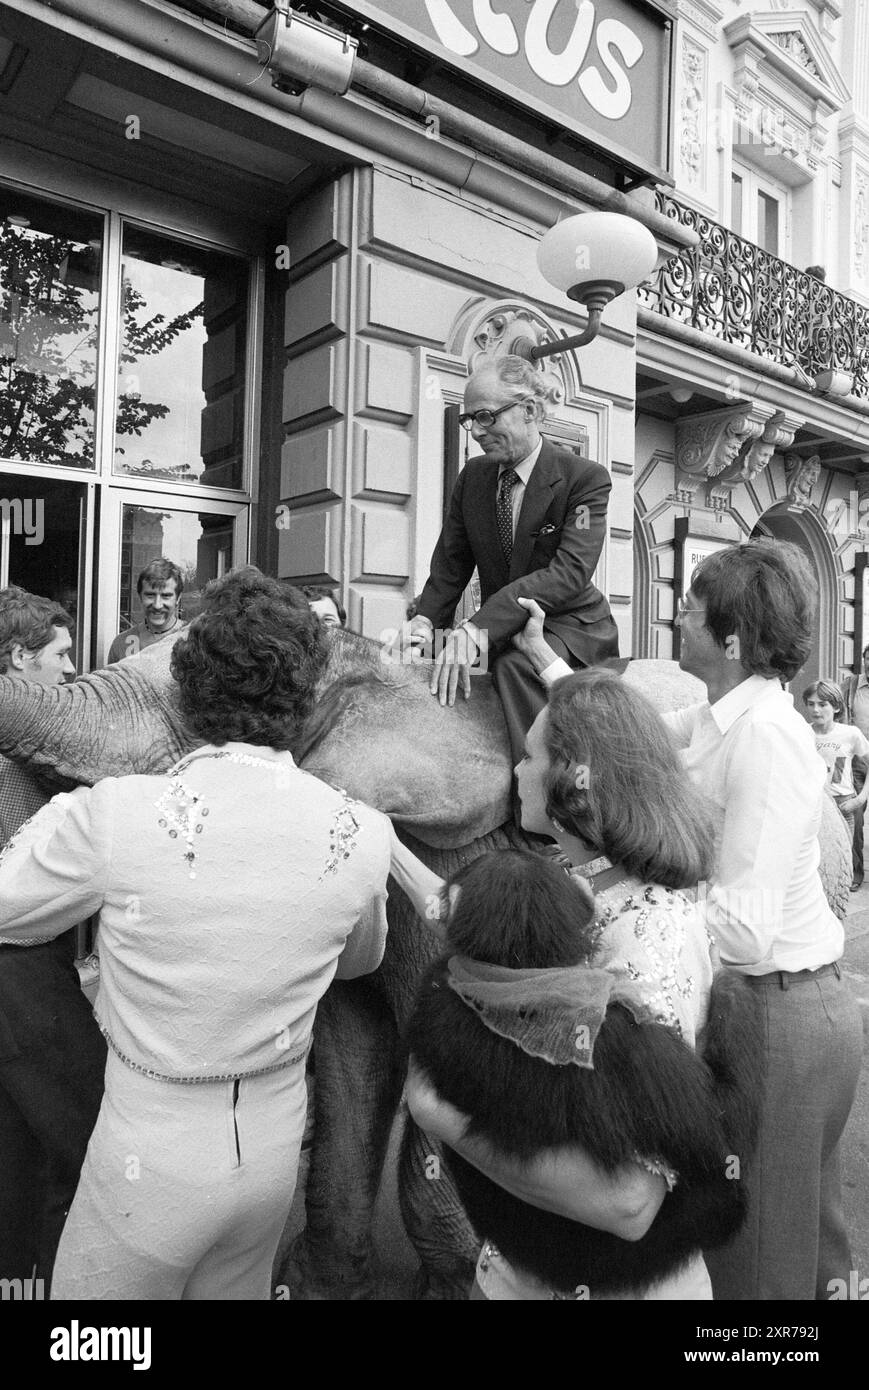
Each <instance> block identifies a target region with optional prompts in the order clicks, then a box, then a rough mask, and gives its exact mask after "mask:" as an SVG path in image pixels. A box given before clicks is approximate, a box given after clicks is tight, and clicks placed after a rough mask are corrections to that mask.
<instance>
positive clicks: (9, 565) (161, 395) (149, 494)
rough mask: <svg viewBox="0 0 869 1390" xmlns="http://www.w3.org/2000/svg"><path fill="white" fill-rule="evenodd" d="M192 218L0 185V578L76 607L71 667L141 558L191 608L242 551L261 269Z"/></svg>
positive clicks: (115, 622)
mask: <svg viewBox="0 0 869 1390" xmlns="http://www.w3.org/2000/svg"><path fill="white" fill-rule="evenodd" d="M200 214H201V210H200ZM173 216H175V217H176V219H177V208H176V209H175V212H174V214H173ZM155 221H156V217H155ZM199 223H201V215H199V218H198V221H197V213H195V212H191V215H190V226H191V235H190V237H189V238H185V237H184V236H183V235H181V234H180V233H179V232H178V231H177V230H175V231H173V232H171V233H168V232H166V230H165V229H163V228H160V227H159V226H156V225H154V226H146V225H144V221H135V222H134V221H133V220H132V219H127V218H125V217H124V216H123V215H122V214H121V213H120V212H119V211H118V210H114V209H102V210H96V209H94V208H81V207H79V206H77V205H76V203H75V202H74V192H73V190H70V196H69V197H68V199H67V200H66V201H64V200H63V198H62V197H61V196H57V197H53V196H52V197H43V196H42V195H41V194H38V193H36V192H34V191H30V190H26V191H25V190H22V189H19V188H13V187H10V186H0V583H3V582H12V583H19V584H22V585H23V586H24V587H26V588H28V589H30V590H32V591H33V592H35V593H41V594H44V595H46V596H48V597H51V598H56V599H59V600H60V601H61V602H63V603H64V605H65V606H66V607H67V608H68V609H70V610H73V609H75V610H76V616H77V618H78V624H79V630H80V649H79V664H80V667H81V668H82V669H84V668H86V667H87V666H88V665H89V664H91V663H93V662H96V663H99V662H101V661H102V660H103V659H104V655H105V651H106V648H107V646H108V644H109V642H110V641H111V639H112V638H113V637H114V636H115V635H116V634H117V633H118V632H119V631H124V630H125V629H126V628H127V627H129V626H131V625H135V624H136V623H138V622H139V621H140V619H141V616H142V615H141V612H140V609H139V606H138V602H137V597H136V579H137V577H138V574H139V571H140V570H141V569H142V568H144V566H145V565H146V564H147V563H148V561H149V560H150V559H155V558H157V557H158V556H165V557H167V558H169V559H172V560H174V561H175V562H176V563H177V564H178V565H179V566H180V567H181V569H182V571H183V574H184V581H185V584H184V605H183V609H182V613H183V616H184V617H185V618H189V617H192V616H194V615H195V613H196V611H197V609H198V602H199V594H200V593H201V590H202V588H203V586H204V585H205V583H206V582H207V581H208V580H209V579H212V578H214V577H216V576H219V575H220V574H222V573H223V572H224V571H225V570H226V569H228V568H230V567H231V566H232V565H234V564H239V563H243V562H244V561H245V560H246V559H247V555H248V544H249V536H248V529H249V510H250V497H251V474H252V468H253V455H254V453H255V449H256V439H257V433H256V399H257V394H258V392H257V383H256V382H255V381H254V380H253V379H252V378H253V373H254V370H255V364H256V362H257V361H258V354H257V352H256V348H255V343H256V334H257V331H258V328H257V325H258V324H259V323H260V318H261V307H260V306H261V303H262V285H261V272H260V271H259V270H258V269H257V262H256V261H253V262H252V261H251V259H250V256H249V255H246V254H242V253H241V252H237V251H236V250H233V249H232V248H230V249H227V248H225V247H222V246H214V245H211V244H206V243H205V241H204V238H203V237H199V236H197V235H196V232H195V230H194V229H195V228H196V227H197V226H198V225H199ZM223 235H224V233H223V232H221V236H223ZM245 236H247V233H245ZM259 331H261V330H259Z"/></svg>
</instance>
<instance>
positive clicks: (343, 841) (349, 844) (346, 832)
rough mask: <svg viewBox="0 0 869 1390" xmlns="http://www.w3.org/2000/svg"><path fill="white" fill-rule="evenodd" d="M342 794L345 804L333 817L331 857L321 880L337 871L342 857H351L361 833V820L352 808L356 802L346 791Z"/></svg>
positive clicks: (330, 843) (330, 839)
mask: <svg viewBox="0 0 869 1390" xmlns="http://www.w3.org/2000/svg"><path fill="white" fill-rule="evenodd" d="M341 794H342V796H343V797H344V805H343V806H341V807H340V808H339V809H338V810H337V811H336V812H335V814H334V816H333V817H332V824H331V826H330V827H329V858H328V859H327V860H326V864H325V867H324V869H323V872H322V873H321V875H320V879H321V880H322V879H324V878H325V877H326V875H327V874H334V873H337V872H338V865H339V864H340V863H341V861H342V859H349V858H350V851H351V850H352V849H353V846H354V845H355V843H356V837H357V835H358V834H359V822H358V820H357V819H356V817H355V816H354V814H353V811H352V809H351V808H352V807H353V806H355V804H356V803H355V802H354V801H351V800H350V797H349V796H348V795H347V793H346V792H342V793H341Z"/></svg>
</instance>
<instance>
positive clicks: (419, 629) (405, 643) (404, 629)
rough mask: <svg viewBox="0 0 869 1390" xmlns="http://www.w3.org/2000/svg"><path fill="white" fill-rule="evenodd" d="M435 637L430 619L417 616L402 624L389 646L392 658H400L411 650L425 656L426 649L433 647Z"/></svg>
mask: <svg viewBox="0 0 869 1390" xmlns="http://www.w3.org/2000/svg"><path fill="white" fill-rule="evenodd" d="M433 635H434V628H433V627H432V625H431V623H430V622H429V620H428V618H423V617H421V616H420V615H419V614H417V616H416V617H415V618H411V619H410V620H409V621H408V622H406V623H402V625H401V627H400V628H399V629H398V632H397V633H396V634H395V637H394V638H393V639H392V642H391V643H390V645H389V648H388V652H389V654H390V655H391V656H395V657H398V658H400V657H401V655H402V653H403V652H405V651H407V650H408V648H410V649H412V650H415V651H418V652H419V653H420V655H421V656H423V655H425V649H426V647H428V646H430V645H431V640H432V636H433Z"/></svg>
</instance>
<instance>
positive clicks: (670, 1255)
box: [408, 960, 764, 1297]
mask: <svg viewBox="0 0 869 1390" xmlns="http://www.w3.org/2000/svg"><path fill="white" fill-rule="evenodd" d="M762 1043H763V1039H762V1021H761V1015H760V1009H759V1001H758V999H757V997H756V995H755V994H754V993H753V992H752V989H751V986H750V985H749V984H747V983H746V981H745V980H744V979H743V978H742V977H740V976H738V975H736V974H733V973H731V972H727V971H722V972H721V973H720V974H719V975H718V976H717V977H716V979H715V982H714V984H713V989H712V995H711V1000H710V1009H709V1017H708V1020H707V1025H706V1029H705V1031H704V1034H703V1035H702V1036H701V1038H700V1039H699V1040H698V1051H697V1052H696V1053H695V1052H694V1051H693V1050H692V1049H691V1048H690V1047H689V1046H688V1045H687V1044H685V1043H684V1042H683V1041H682V1040H681V1038H680V1037H679V1036H678V1035H677V1034H676V1032H675V1031H673V1030H672V1029H670V1028H668V1027H665V1026H664V1025H663V1024H660V1023H637V1022H635V1021H634V1019H633V1018H632V1017H631V1015H630V1014H629V1013H628V1012H627V1010H625V1009H624V1008H622V1007H621V1006H620V1005H618V1004H615V1005H612V1006H611V1007H610V1009H609V1010H608V1011H607V1015H606V1019H605V1020H604V1023H603V1025H602V1027H601V1030H600V1034H599V1036H598V1039H597V1042H596V1045H595V1055H594V1070H592V1071H588V1070H584V1069H583V1068H580V1067H576V1066H552V1065H550V1064H549V1063H548V1062H545V1061H542V1060H540V1059H538V1058H535V1057H530V1056H528V1055H527V1054H526V1053H525V1052H523V1051H522V1050H521V1049H520V1048H519V1047H517V1046H515V1045H514V1044H513V1043H511V1042H509V1041H507V1040H506V1039H504V1038H501V1037H499V1036H497V1035H496V1034H494V1033H492V1032H490V1031H489V1029H488V1028H486V1027H485V1025H484V1024H483V1023H481V1022H480V1020H479V1019H478V1018H477V1017H476V1015H475V1014H474V1013H473V1011H472V1010H471V1009H469V1008H468V1007H467V1006H466V1005H465V1004H463V1003H462V1002H461V1000H460V999H459V998H458V997H457V996H456V994H455V993H454V992H453V990H451V989H450V988H449V986H448V985H447V983H446V962H445V960H441V961H439V962H438V963H437V964H436V965H434V966H433V967H432V968H431V969H430V970H429V971H428V973H427V975H426V976H425V977H424V981H423V985H422V988H421V991H420V994H419V997H418V1000H417V1005H416V1009H415V1012H414V1015H413V1018H412V1020H411V1023H410V1026H409V1030H408V1044H409V1048H410V1051H411V1052H412V1053H413V1054H414V1056H415V1058H416V1060H417V1062H418V1063H419V1065H420V1066H421V1068H422V1070H423V1071H424V1072H425V1073H426V1074H427V1076H428V1077H429V1079H430V1080H431V1082H432V1084H433V1085H434V1087H435V1089H436V1090H437V1091H438V1093H439V1094H440V1095H441V1096H442V1097H443V1098H444V1099H445V1100H447V1101H449V1102H450V1103H451V1104H452V1105H454V1106H456V1107H457V1108H458V1109H459V1110H462V1111H463V1112H464V1113H465V1114H467V1115H470V1116H471V1124H470V1126H469V1130H468V1133H469V1135H472V1136H475V1137H480V1138H484V1139H486V1140H488V1141H489V1143H491V1144H492V1145H493V1146H494V1148H496V1149H497V1150H499V1151H500V1152H502V1153H504V1154H505V1155H511V1156H514V1157H516V1158H519V1159H522V1158H527V1157H529V1156H531V1155H532V1154H534V1153H537V1152H539V1151H540V1150H541V1149H544V1148H549V1147H552V1146H556V1145H563V1144H570V1143H574V1144H577V1145H580V1146H581V1147H582V1148H584V1149H585V1150H586V1151H587V1152H588V1153H589V1154H590V1155H591V1156H592V1158H594V1159H595V1161H596V1162H597V1163H598V1164H599V1165H600V1166H601V1167H602V1168H603V1169H605V1170H606V1171H612V1170H613V1169H615V1168H616V1167H617V1166H618V1165H619V1164H620V1163H623V1162H626V1161H629V1160H631V1159H632V1158H634V1156H635V1155H637V1154H639V1155H642V1156H644V1157H649V1158H657V1159H661V1160H663V1161H664V1162H665V1163H666V1164H668V1165H669V1166H670V1167H672V1168H673V1169H675V1171H676V1172H677V1174H678V1182H677V1184H676V1187H675V1189H674V1190H673V1191H672V1192H670V1193H668V1194H667V1196H666V1197H665V1198H664V1202H663V1204H662V1206H661V1209H660V1211H659V1213H658V1215H657V1217H656V1218H655V1220H654V1222H653V1223H652V1225H651V1227H650V1229H649V1230H648V1232H647V1233H646V1235H645V1236H644V1237H643V1238H642V1239H641V1240H638V1241H627V1240H622V1239H621V1238H620V1237H618V1236H615V1235H612V1234H610V1233H609V1232H606V1231H600V1230H597V1229H595V1228H592V1227H590V1226H584V1225H582V1224H581V1223H579V1222H574V1221H570V1220H568V1219H566V1218H564V1217H560V1216H555V1215H552V1214H550V1213H548V1212H545V1211H542V1210H539V1209H538V1208H536V1207H531V1206H529V1205H527V1204H526V1203H524V1202H521V1201H520V1200H519V1199H518V1198H515V1197H513V1196H512V1195H511V1194H509V1193H508V1192H506V1191H504V1189H503V1188H500V1187H498V1186H497V1185H496V1184H495V1183H493V1182H491V1181H490V1180H489V1179H488V1178H486V1177H484V1176H483V1174H481V1173H480V1172H478V1170H477V1169H475V1168H473V1167H472V1166H471V1165H470V1164H468V1163H466V1162H465V1161H464V1160H462V1159H461V1158H459V1156H458V1155H456V1154H453V1153H450V1155H449V1164H450V1170H451V1172H452V1173H453V1175H454V1177H455V1180H456V1185H457V1187H458V1189H459V1193H460V1195H461V1197H462V1201H463V1202H464V1205H465V1208H466V1210H467V1213H468V1216H469V1217H470V1219H471V1222H472V1224H473V1225H474V1227H475V1228H476V1230H477V1232H478V1234H479V1235H480V1236H481V1237H486V1238H489V1239H491V1240H492V1241H494V1243H495V1245H496V1246H497V1247H498V1249H499V1250H500V1251H501V1252H502V1254H504V1255H505V1256H506V1257H507V1259H508V1260H510V1262H511V1263H512V1264H514V1265H515V1266H516V1267H517V1268H520V1269H524V1270H527V1271H529V1272H530V1273H531V1274H533V1275H534V1276H536V1278H538V1279H540V1280H542V1281H543V1282H544V1283H546V1284H547V1285H549V1286H550V1287H552V1288H553V1289H555V1290H558V1291H560V1292H565V1293H567V1292H572V1291H573V1290H575V1289H576V1288H577V1287H578V1286H580V1285H584V1286H587V1287H588V1288H589V1289H590V1291H591V1294H592V1297H594V1296H595V1295H598V1296H600V1295H602V1294H605V1293H613V1292H618V1291H626V1290H637V1291H638V1292H639V1291H640V1290H643V1289H645V1288H648V1287H649V1286H650V1285H652V1284H654V1283H657V1282H658V1281H660V1280H661V1279H663V1278H664V1277H666V1276H668V1275H671V1274H673V1273H675V1272H676V1271H677V1270H678V1269H679V1268H680V1267H681V1266H682V1265H684V1264H685V1263H686V1261H687V1260H688V1259H689V1258H690V1257H691V1256H693V1255H694V1254H695V1253H696V1252H698V1251H699V1250H700V1249H701V1248H704V1249H713V1248H715V1247H717V1246H719V1245H722V1244H724V1243H725V1242H726V1241H728V1240H729V1239H730V1238H731V1237H732V1236H733V1235H734V1234H735V1232H736V1231H737V1230H738V1229H739V1227H740V1225H741V1224H742V1221H743V1220H744V1217H745V1208H746V1201H747V1198H746V1193H745V1185H744V1181H742V1180H741V1179H740V1176H739V1174H741V1175H742V1177H743V1178H744V1174H745V1168H746V1164H747V1162H748V1159H749V1157H750V1155H751V1152H752V1150H753V1148H754V1145H755V1142H756V1137H757V1129H758V1123H759V1117H760V1108H761V1105H762V1099H763V1076H762V1058H763V1055H764V1050H763V1045H762ZM735 1160H738V1162H735Z"/></svg>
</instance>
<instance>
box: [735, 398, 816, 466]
mask: <svg viewBox="0 0 869 1390" xmlns="http://www.w3.org/2000/svg"><path fill="white" fill-rule="evenodd" d="M804 423H805V422H804V421H802V420H798V419H797V418H796V416H792V415H786V414H785V412H784V411H783V410H780V411H777V413H776V414H775V415H773V417H772V419H771V420H769V421H768V422H767V424H766V426H765V428H764V431H763V434H762V435H761V436H760V438H759V439H755V440H753V441H751V442H750V443H749V444H748V445H747V446H745V445H744V446H743V449H742V452H741V453H740V455H739V457H738V458H737V460H736V463H737V465H738V466H739V469H738V472H737V474H736V479H737V480H738V481H739V482H743V483H753V482H754V480H755V479H756V478H758V477H759V476H760V474H761V473H762V472H763V470H764V469H765V468H766V467H767V465H768V464H769V461H770V459H771V458H772V456H773V453H774V452H775V450H776V449H780V448H782V447H783V446H787V445H788V444H793V442H794V435H795V434H796V432H797V430H798V429H799V428H800V426H801V425H802V424H804Z"/></svg>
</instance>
